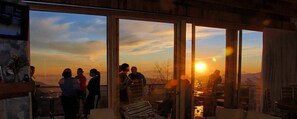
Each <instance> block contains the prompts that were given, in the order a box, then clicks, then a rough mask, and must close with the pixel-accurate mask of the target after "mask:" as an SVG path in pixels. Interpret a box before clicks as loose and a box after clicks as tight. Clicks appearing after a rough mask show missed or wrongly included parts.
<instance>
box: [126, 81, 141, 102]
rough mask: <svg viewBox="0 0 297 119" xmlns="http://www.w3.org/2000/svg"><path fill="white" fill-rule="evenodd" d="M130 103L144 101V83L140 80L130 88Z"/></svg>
mask: <svg viewBox="0 0 297 119" xmlns="http://www.w3.org/2000/svg"><path fill="white" fill-rule="evenodd" d="M128 97H129V103H135V102H139V101H144V90H143V83H142V82H141V81H139V80H136V81H133V84H131V85H130V86H129V87H128Z"/></svg>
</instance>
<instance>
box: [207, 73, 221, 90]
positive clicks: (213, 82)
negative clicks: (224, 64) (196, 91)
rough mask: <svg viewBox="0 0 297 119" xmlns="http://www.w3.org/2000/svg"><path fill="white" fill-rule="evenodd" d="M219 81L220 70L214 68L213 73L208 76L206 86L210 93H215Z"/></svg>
mask: <svg viewBox="0 0 297 119" xmlns="http://www.w3.org/2000/svg"><path fill="white" fill-rule="evenodd" d="M221 82H222V77H221V76H220V70H215V71H214V73H212V74H211V75H210V76H209V80H208V83H207V88H208V89H210V90H211V92H212V93H216V92H217V87H218V84H220V83H221Z"/></svg>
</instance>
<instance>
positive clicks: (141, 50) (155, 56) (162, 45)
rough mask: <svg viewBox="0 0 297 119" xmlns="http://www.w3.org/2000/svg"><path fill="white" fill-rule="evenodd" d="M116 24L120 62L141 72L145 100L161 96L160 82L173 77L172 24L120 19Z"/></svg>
mask: <svg viewBox="0 0 297 119" xmlns="http://www.w3.org/2000/svg"><path fill="white" fill-rule="evenodd" d="M119 28H120V29H119V30H120V34H119V35H120V39H119V44H120V64H122V63H128V64H129V65H130V68H131V67H132V66H136V67H137V70H138V72H141V73H142V74H143V75H144V76H145V78H146V83H147V85H146V86H145V87H144V89H145V91H144V93H145V96H146V98H147V100H150V101H156V100H162V99H164V96H165V90H164V88H163V87H164V84H165V83H166V82H168V81H169V80H171V79H172V78H173V46H174V45H173V44H174V35H173V34H174V26H173V24H168V23H160V22H148V21H136V20H125V19H120V27H119ZM129 73H131V70H130V72H128V74H129ZM152 104H155V103H152Z"/></svg>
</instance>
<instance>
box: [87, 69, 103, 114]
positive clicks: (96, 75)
mask: <svg viewBox="0 0 297 119" xmlns="http://www.w3.org/2000/svg"><path fill="white" fill-rule="evenodd" d="M90 76H91V77H92V78H91V79H90V81H89V83H88V86H87V88H88V91H89V95H88V96H87V99H86V102H85V110H84V111H85V117H87V115H88V114H90V110H91V109H94V108H96V107H97V106H98V102H99V100H100V98H101V94H100V72H99V71H97V69H91V70H90Z"/></svg>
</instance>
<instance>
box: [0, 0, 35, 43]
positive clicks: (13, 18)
mask: <svg viewBox="0 0 297 119" xmlns="http://www.w3.org/2000/svg"><path fill="white" fill-rule="evenodd" d="M28 25H29V7H27V6H23V5H19V4H15V3H9V2H4V1H0V38H1V37H5V38H12V39H18V40H28V30H29V29H28Z"/></svg>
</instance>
